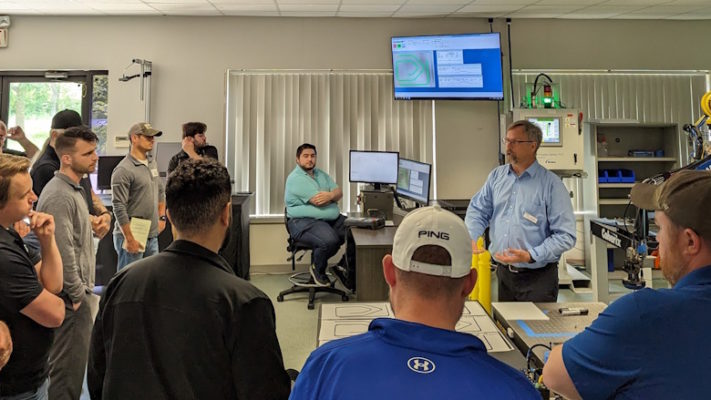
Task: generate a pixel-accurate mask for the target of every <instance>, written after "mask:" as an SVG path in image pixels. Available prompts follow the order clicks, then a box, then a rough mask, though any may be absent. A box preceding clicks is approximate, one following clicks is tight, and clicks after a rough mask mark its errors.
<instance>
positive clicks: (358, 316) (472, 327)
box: [317, 301, 526, 370]
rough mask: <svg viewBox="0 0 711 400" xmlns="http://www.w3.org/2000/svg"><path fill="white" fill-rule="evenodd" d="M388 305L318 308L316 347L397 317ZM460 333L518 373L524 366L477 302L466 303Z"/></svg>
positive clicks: (369, 304)
mask: <svg viewBox="0 0 711 400" xmlns="http://www.w3.org/2000/svg"><path fill="white" fill-rule="evenodd" d="M394 317H395V315H394V313H393V311H392V308H391V307H390V304H389V303H386V302H373V303H353V302H349V303H324V304H321V306H320V307H319V313H318V325H319V326H318V337H317V345H318V346H321V345H322V344H324V343H326V342H328V341H331V340H335V339H341V338H344V337H349V336H354V335H358V334H361V333H365V332H367V331H368V325H370V322H371V321H372V320H373V319H375V318H394ZM455 329H456V330H457V331H458V332H463V333H469V334H471V335H474V336H476V337H478V338H479V339H480V340H481V341H482V343H484V346H485V347H486V351H487V353H489V355H490V356H492V357H494V358H496V359H498V360H499V361H501V362H503V363H506V364H508V365H510V366H512V367H513V368H516V369H518V370H520V369H523V368H524V366H525V361H526V360H525V358H524V357H523V355H522V354H521V353H520V352H519V351H518V350H517V349H516V348H515V347H514V346H513V345H512V344H511V342H510V341H509V340H508V339H507V338H506V336H505V335H504V334H503V333H502V332H501V331H500V330H498V328H497V327H496V325H495V324H494V321H493V320H492V319H491V317H489V315H488V314H487V313H486V311H484V309H483V308H482V307H481V305H479V303H478V302H476V301H467V302H466V303H465V305H464V309H463V310H462V317H461V318H460V320H459V322H457V325H456V328H455Z"/></svg>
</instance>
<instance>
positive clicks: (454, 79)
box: [391, 33, 504, 100]
mask: <svg viewBox="0 0 711 400" xmlns="http://www.w3.org/2000/svg"><path fill="white" fill-rule="evenodd" d="M391 50H392V60H393V89H394V92H395V99H396V100H415V99H465V100H475V99H480V100H502V99H503V98H504V79H503V76H502V69H501V39H500V37H499V34H498V33H471V34H458V35H436V36H397V37H393V38H392V40H391Z"/></svg>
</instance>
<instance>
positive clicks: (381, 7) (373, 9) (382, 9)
mask: <svg viewBox="0 0 711 400" xmlns="http://www.w3.org/2000/svg"><path fill="white" fill-rule="evenodd" d="M399 8H400V6H399V5H397V4H368V5H355V4H343V5H341V7H340V8H339V9H338V12H339V13H340V12H357V13H381V14H384V13H388V12H389V13H390V14H392V13H393V12H395V11H396V10H397V9H399Z"/></svg>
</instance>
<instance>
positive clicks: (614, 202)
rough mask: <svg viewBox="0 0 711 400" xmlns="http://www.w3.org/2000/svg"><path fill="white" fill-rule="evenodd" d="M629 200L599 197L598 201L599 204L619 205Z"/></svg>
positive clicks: (625, 203)
mask: <svg viewBox="0 0 711 400" xmlns="http://www.w3.org/2000/svg"><path fill="white" fill-rule="evenodd" d="M629 202H630V199H600V200H599V201H598V203H599V204H600V205H601V206H619V205H623V206H625V205H627V203H629Z"/></svg>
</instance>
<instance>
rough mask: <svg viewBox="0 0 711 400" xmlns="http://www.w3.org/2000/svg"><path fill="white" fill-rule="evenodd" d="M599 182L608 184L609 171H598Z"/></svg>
mask: <svg viewBox="0 0 711 400" xmlns="http://www.w3.org/2000/svg"><path fill="white" fill-rule="evenodd" d="M597 181H598V182H599V183H607V171H606V170H604V169H599V170H597Z"/></svg>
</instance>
